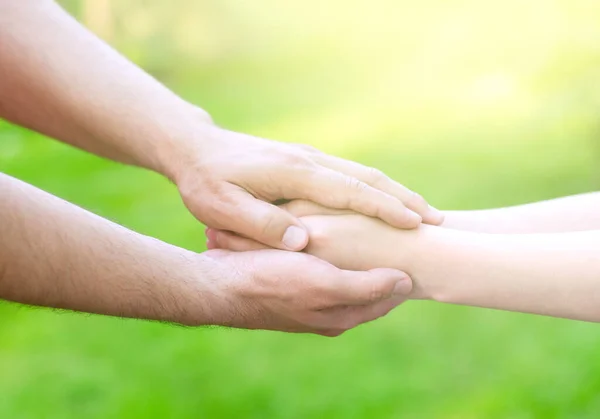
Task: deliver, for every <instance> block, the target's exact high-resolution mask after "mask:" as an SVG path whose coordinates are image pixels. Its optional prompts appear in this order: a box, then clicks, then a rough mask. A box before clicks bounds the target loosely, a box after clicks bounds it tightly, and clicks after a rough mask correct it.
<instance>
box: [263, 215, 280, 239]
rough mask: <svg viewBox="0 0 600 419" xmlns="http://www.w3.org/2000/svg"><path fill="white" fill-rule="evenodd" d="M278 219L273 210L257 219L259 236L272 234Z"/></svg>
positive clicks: (264, 236)
mask: <svg viewBox="0 0 600 419" xmlns="http://www.w3.org/2000/svg"><path fill="white" fill-rule="evenodd" d="M278 220H279V217H278V216H277V214H275V213H273V212H269V213H267V214H265V215H264V216H263V217H262V218H261V219H260V220H259V225H260V227H259V236H260V237H261V238H266V237H270V236H272V235H273V234H272V232H273V230H274V229H275V228H276V226H277V224H278Z"/></svg>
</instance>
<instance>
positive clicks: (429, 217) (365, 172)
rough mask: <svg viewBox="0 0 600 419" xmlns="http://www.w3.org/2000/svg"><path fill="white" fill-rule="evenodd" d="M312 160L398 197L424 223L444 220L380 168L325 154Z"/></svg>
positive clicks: (442, 216) (315, 156)
mask: <svg viewBox="0 0 600 419" xmlns="http://www.w3.org/2000/svg"><path fill="white" fill-rule="evenodd" d="M313 160H314V161H316V162H317V163H319V164H320V165H322V166H325V167H327V168H329V169H332V170H335V171H338V172H341V173H344V174H346V175H348V176H352V177H354V178H356V179H358V180H360V181H362V182H365V183H366V184H367V185H370V186H372V187H374V188H376V189H379V190H380V191H382V192H385V193H387V194H388V195H391V196H393V197H395V198H398V199H399V200H400V201H402V202H403V203H404V205H405V206H406V207H407V208H408V209H410V210H412V211H414V212H416V213H417V214H419V215H420V216H421V217H422V218H423V222H425V223H428V224H434V225H439V224H441V223H442V222H443V221H444V215H443V214H442V212H441V211H439V210H438V209H436V208H433V207H432V206H430V205H429V204H428V203H427V201H426V200H425V199H424V198H423V197H422V196H421V195H419V194H417V193H416V192H413V191H411V190H410V189H408V188H407V187H406V186H404V185H401V184H400V183H398V182H396V181H394V180H392V179H390V178H389V177H388V176H387V175H385V174H384V173H383V172H381V171H380V170H377V169H374V168H372V167H367V166H363V165H362V164H360V163H356V162H353V161H349V160H345V159H342V158H339V157H335V156H329V155H326V154H319V155H314V156H313Z"/></svg>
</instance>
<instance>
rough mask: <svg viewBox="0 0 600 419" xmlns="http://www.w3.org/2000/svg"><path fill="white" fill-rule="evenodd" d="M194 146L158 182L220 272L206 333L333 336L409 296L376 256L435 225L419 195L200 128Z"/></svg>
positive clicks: (312, 153) (310, 155)
mask: <svg viewBox="0 0 600 419" xmlns="http://www.w3.org/2000/svg"><path fill="white" fill-rule="evenodd" d="M201 134H202V141H198V142H196V143H193V144H196V146H195V147H192V148H191V149H189V148H188V149H187V150H186V151H185V153H181V154H179V155H176V156H172V159H171V161H176V162H177V164H175V165H172V166H171V167H175V168H176V170H173V171H171V172H170V173H169V174H168V175H169V176H170V177H171V179H172V180H173V181H174V183H176V184H177V186H178V188H179V190H180V192H181V195H182V198H183V201H184V203H185V204H186V206H187V207H188V208H189V209H190V211H191V212H192V213H193V214H194V215H195V216H196V217H197V218H198V219H199V220H200V221H202V222H203V223H204V224H205V225H206V226H207V227H208V228H207V237H208V248H209V249H210V250H209V251H208V252H205V253H204V254H203V255H204V257H206V258H209V259H210V260H212V261H213V262H214V263H216V265H217V267H216V268H215V269H221V270H222V271H219V272H222V275H221V277H222V278H224V279H223V280H222V281H219V284H215V288H217V289H216V290H215V292H214V295H216V296H217V297H218V298H217V299H216V301H217V302H216V303H212V304H211V307H212V311H213V313H214V314H213V316H212V317H213V318H212V323H216V324H223V325H228V326H234V327H242V328H250V329H269V330H282V331H287V332H311V333H317V334H321V335H326V336H337V335H339V334H341V333H343V332H344V331H346V330H348V329H350V328H353V327H354V326H356V325H358V324H361V323H364V322H367V321H371V320H374V319H376V318H378V317H381V316H383V315H385V314H387V313H388V312H389V311H390V310H391V309H393V308H394V307H395V306H397V305H398V304H400V303H402V302H403V301H404V300H405V299H406V298H407V296H408V295H409V294H410V293H411V290H412V283H411V280H410V278H409V277H408V275H407V274H406V273H405V272H403V271H401V270H399V269H392V268H384V267H385V266H401V265H398V264H397V262H398V260H397V259H396V261H395V263H394V264H390V263H389V262H387V261H386V258H385V250H386V249H387V250H391V248H392V246H395V247H397V245H396V244H394V243H392V242H391V241H396V240H397V237H396V235H395V233H396V232H397V231H400V230H398V229H401V230H405V231H406V232H407V234H408V235H410V234H411V233H410V232H411V231H413V230H414V229H416V228H417V227H418V226H420V225H421V224H422V222H424V223H428V224H434V225H436V224H440V223H441V222H442V220H443V215H442V214H441V213H440V212H439V211H438V210H436V209H434V208H432V207H431V206H429V205H428V203H427V202H426V201H425V200H424V199H423V198H422V197H421V196H420V195H418V194H416V193H414V192H412V191H410V190H409V189H407V188H406V187H404V186H402V185H400V184H398V183H396V182H394V181H392V180H391V179H390V178H388V177H387V176H385V175H384V174H383V173H381V172H380V171H378V170H376V169H372V168H368V167H364V166H362V165H360V164H358V163H355V162H351V161H346V160H343V159H341V158H337V157H333V156H329V155H326V154H324V153H321V152H319V151H318V150H316V149H314V148H312V147H307V146H303V145H295V144H285V143H279V142H275V141H271V140H266V139H262V138H257V137H252V136H249V135H246V134H240V133H235V132H231V131H227V130H223V129H221V128H219V127H216V126H214V125H213V124H211V123H207V124H206V125H205V127H204V129H203V130H202V132H201ZM188 144H189V143H188ZM181 149H182V148H181V147H179V148H177V149H176V150H181ZM277 200H286V201H288V203H286V204H284V205H280V206H276V205H273V204H271V202H275V201H277ZM359 214H361V215H359ZM379 233H381V234H379ZM382 237H389V240H390V243H383V242H382ZM373 240H377V242H374V241H373ZM403 248H404V247H403ZM405 249H407V252H406V254H407V255H408V252H409V247H406V248H405ZM301 250H304V252H299V251H301ZM240 251H244V252H240ZM232 273H233V275H232Z"/></svg>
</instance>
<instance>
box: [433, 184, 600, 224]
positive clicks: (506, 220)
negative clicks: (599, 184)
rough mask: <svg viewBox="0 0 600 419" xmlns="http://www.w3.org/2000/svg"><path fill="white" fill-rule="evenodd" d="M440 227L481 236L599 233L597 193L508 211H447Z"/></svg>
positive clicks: (598, 201) (528, 205) (511, 208)
mask: <svg viewBox="0 0 600 419" xmlns="http://www.w3.org/2000/svg"><path fill="white" fill-rule="evenodd" d="M445 214H446V218H445V221H444V224H443V226H444V227H448V228H455V229H459V230H468V231H478V232H482V233H507V234H518V233H521V234H528V233H557V232H566V231H583V230H595V229H600V192H596V193H589V194H582V195H575V196H569V197H565V198H559V199H553V200H549V201H543V202H536V203H532V204H527V205H520V206H515V207H509V208H496V209H489V210H478V211H447V212H446V213H445Z"/></svg>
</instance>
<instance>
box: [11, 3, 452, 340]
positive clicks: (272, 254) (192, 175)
mask: <svg viewBox="0 0 600 419" xmlns="http://www.w3.org/2000/svg"><path fill="white" fill-rule="evenodd" d="M0 117H2V118H5V119H7V120H9V121H12V122H14V123H16V124H19V125H22V126H24V127H27V128H30V129H33V130H35V131H38V132H41V133H43V134H45V135H47V136H50V137H54V138H55V139H57V140H60V141H63V142H66V143H69V144H71V145H73V146H76V147H79V148H82V149H84V150H87V151H89V152H92V153H95V154H98V155H100V156H103V157H106V158H110V159H113V160H116V161H119V162H122V163H126V164H132V165H136V166H140V167H143V168H147V169H150V170H153V171H156V172H158V173H160V174H162V175H164V176H166V177H167V178H169V179H170V180H171V181H172V182H173V183H174V184H175V185H176V186H177V188H178V190H179V192H180V194H181V197H182V199H183V201H184V203H185V205H186V206H187V208H188V209H189V210H190V211H191V212H192V213H193V214H194V215H195V216H196V218H198V219H199V220H200V221H202V222H203V223H205V224H206V225H208V226H210V227H212V228H226V229H228V230H231V231H235V232H236V233H239V234H241V235H244V236H246V237H250V238H252V239H254V240H256V241H258V242H261V243H264V244H266V245H268V246H270V247H272V248H274V249H281V250H269V251H261V252H252V253H248V254H239V253H230V252H222V251H218V252H209V253H207V254H206V255H202V256H198V255H195V254H192V253H190V252H187V251H184V250H182V249H178V248H175V247H173V246H169V245H167V244H164V243H160V242H157V241H156V240H153V239H150V238H148V237H144V236H140V235H137V234H135V233H133V232H131V231H128V230H126V229H123V228H121V227H117V226H115V225H114V224H112V223H109V222H108V221H106V220H102V219H100V218H98V217H95V216H92V215H91V214H89V213H87V212H85V211H83V210H80V209H77V208H75V207H73V206H71V205H69V204H66V203H64V202H63V201H60V200H57V199H56V198H52V197H49V196H47V195H45V194H43V193H42V192H40V191H37V190H36V189H34V188H32V187H30V186H26V185H24V184H21V183H19V182H18V181H16V180H15V179H12V178H10V177H8V176H2V177H1V182H2V183H1V187H2V191H3V192H2V194H0V196H1V197H2V199H1V201H0V205H1V206H2V211H3V212H2V216H0V248H1V249H2V251H1V252H0V274H1V276H0V284H1V286H0V298H5V299H9V300H14V301H20V302H26V303H30V304H36V305H45V306H51V307H63V308H70V309H76V310H81V311H88V312H94V313H104V314H111V315H123V316H130V317H141V318H154V319H163V320H170V321H175V322H180V323H183V324H226V325H230V326H235V327H247V328H264V329H276V330H284V331H307V332H314V333H320V334H325V335H336V334H339V333H341V332H342V331H344V330H347V328H348V327H350V326H354V325H356V324H358V323H360V322H365V321H369V320H372V319H373V318H375V317H377V316H379V315H382V314H384V313H385V312H387V311H388V310H389V309H391V307H393V306H395V305H397V304H398V303H399V302H401V301H402V298H399V297H398V295H396V294H400V295H403V294H405V291H406V287H409V288H410V283H409V282H407V280H406V275H405V274H404V273H402V272H400V271H398V270H393V269H384V270H375V271H372V272H348V271H344V270H341V269H338V268H336V267H334V266H333V265H331V264H329V263H326V262H323V261H321V260H319V259H317V258H315V257H311V256H308V255H306V254H302V253H290V252H286V251H284V250H291V251H299V250H302V249H303V248H304V247H305V246H306V245H307V243H308V232H307V230H306V227H305V226H304V224H303V223H302V222H301V221H300V220H299V219H298V218H297V217H296V216H294V215H293V214H292V213H290V212H287V211H284V210H282V209H281V208H279V207H277V206H275V205H272V202H274V201H277V200H280V199H297V198H302V199H306V200H309V201H314V202H316V203H319V204H321V205H323V206H325V207H328V208H339V209H351V210H353V211H356V212H358V213H363V214H366V215H369V216H373V217H377V218H380V219H381V220H383V221H385V222H386V223H389V224H390V225H393V226H395V227H398V228H406V229H412V228H415V227H417V226H418V225H420V223H421V222H422V221H423V222H426V223H431V224H440V223H441V222H442V221H443V215H442V214H441V213H440V212H439V211H437V210H436V209H434V208H432V207H430V206H429V205H428V203H427V202H426V201H425V200H424V199H423V198H422V197H421V196H419V195H418V194H416V193H414V192H413V191H411V190H409V189H408V188H406V187H404V186H403V185H400V184H399V183H396V182H394V181H392V180H391V179H389V178H388V177H387V176H385V175H384V174H382V173H381V172H379V171H378V170H376V169H373V168H368V167H364V166H362V165H360V164H357V163H354V162H349V161H346V160H343V159H340V158H337V157H334V156H328V155H326V154H324V153H321V152H319V151H318V150H316V149H314V148H311V147H307V146H302V145H293V144H284V143H279V142H276V141H272V140H267V139H263V138H258V137H254V136H251V135H246V134H241V133H236V132H232V131H229V130H227V129H224V128H221V127H219V126H217V125H215V124H214V123H213V121H212V118H211V117H210V116H209V115H208V113H207V112H205V111H204V110H202V109H200V108H199V107H197V106H196V105H193V104H191V103H189V102H186V101H185V100H183V99H181V98H180V97H178V96H177V95H175V94H174V93H173V92H171V91H170V90H169V89H168V88H166V87H165V86H163V85H162V84H161V83H159V82H158V81H157V80H155V79H154V78H152V77H151V76H150V75H148V74H147V73H145V72H144V71H143V70H141V69H140V68H138V67H137V66H135V65H134V64H132V63H131V62H130V61H128V60H127V59H126V58H124V57H123V56H121V55H120V54H118V53H117V52H116V51H115V50H114V49H112V48H111V47H110V46H108V45H107V44H105V43H104V42H103V41H101V40H100V39H98V38H97V37H96V36H94V35H93V34H92V33H90V32H89V31H87V30H86V29H85V28H83V27H82V26H81V25H80V24H79V23H78V22H77V21H75V20H74V19H73V18H71V17H70V16H69V15H68V14H67V13H66V12H65V11H64V10H63V9H62V8H60V7H59V6H58V5H57V4H56V3H55V2H54V1H51V0H22V1H14V0H0ZM0 146H1V139H0ZM23 191H27V193H25V192H23ZM8 194H10V196H11V198H10V200H7V199H6V198H5V196H8ZM28 194H31V196H38V195H39V197H40V199H39V200H32V199H31V198H29V197H28ZM29 213H30V214H32V215H30V216H25V215H24V214H29ZM49 219H52V220H53V222H52V223H50V222H46V221H44V220H49ZM4 220H11V222H10V223H7V222H5V221H4ZM75 226H77V227H75ZM27 237H29V238H30V239H27V240H25V239H21V238H27ZM40 243H43V244H44V245H43V246H42V245H41V244H40ZM114 249H120V251H119V252H116V251H115V250H114ZM298 266H302V267H303V269H302V270H299V269H298ZM67 267H68V269H67ZM407 284H408V285H407ZM396 286H397V288H395V287H396ZM394 289H396V291H397V292H396V294H394ZM123 290H125V292H123ZM215 290H216V291H215ZM341 314H344V315H341Z"/></svg>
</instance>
